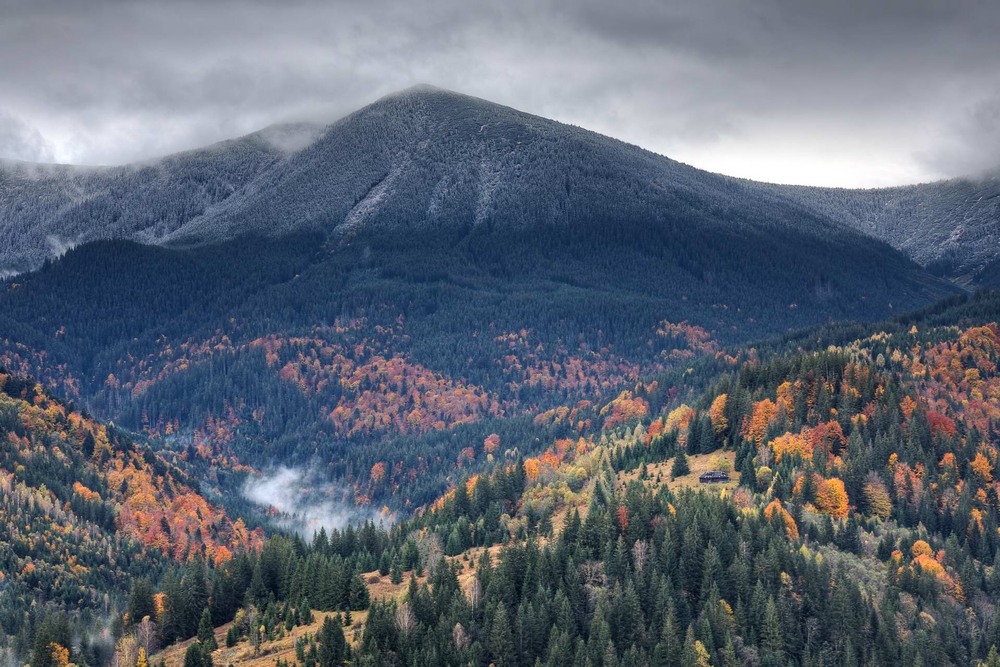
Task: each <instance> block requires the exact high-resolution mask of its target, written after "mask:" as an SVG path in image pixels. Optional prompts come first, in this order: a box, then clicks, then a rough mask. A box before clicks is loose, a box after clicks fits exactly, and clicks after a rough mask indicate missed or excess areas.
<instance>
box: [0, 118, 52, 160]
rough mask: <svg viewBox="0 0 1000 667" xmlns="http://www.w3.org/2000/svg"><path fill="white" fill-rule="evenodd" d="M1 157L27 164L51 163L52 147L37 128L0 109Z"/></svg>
mask: <svg viewBox="0 0 1000 667" xmlns="http://www.w3.org/2000/svg"><path fill="white" fill-rule="evenodd" d="M0 157H3V158H7V159H11V160H24V161H26V162H51V161H52V159H53V157H54V152H53V149H52V145H51V144H50V143H49V142H48V141H46V140H45V137H43V136H42V134H41V133H40V132H39V131H38V129H37V128H34V127H31V126H30V125H28V124H27V123H25V122H24V121H23V120H21V119H20V118H18V117H16V116H14V115H12V114H10V113H6V112H5V111H3V110H2V109H0Z"/></svg>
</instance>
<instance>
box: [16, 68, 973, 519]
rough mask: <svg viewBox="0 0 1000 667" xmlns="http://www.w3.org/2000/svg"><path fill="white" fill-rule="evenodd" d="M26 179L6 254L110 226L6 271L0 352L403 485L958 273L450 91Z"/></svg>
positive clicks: (374, 499) (20, 174) (19, 187)
mask: <svg viewBox="0 0 1000 667" xmlns="http://www.w3.org/2000/svg"><path fill="white" fill-rule="evenodd" d="M276 136H278V137H280V138H281V140H277V139H275V137H276ZM15 172H16V174H15V175H14V176H12V175H11V174H12V173H15ZM6 178H7V181H5V182H6V183H7V185H6V187H5V192H7V193H12V194H8V195H7V196H5V198H4V202H5V208H4V211H5V212H4V213H3V216H2V219H3V220H4V225H6V226H7V227H8V228H11V229H13V227H17V229H19V230H20V231H19V232H18V233H16V234H13V235H12V236H11V237H10V238H16V239H21V241H19V243H21V244H22V245H19V246H17V247H16V249H11V250H9V251H8V254H7V255H6V257H7V261H8V262H13V261H15V260H14V258H22V259H21V260H19V261H25V262H28V261H29V259H24V258H29V257H31V256H35V257H36V258H37V257H38V256H39V255H38V254H37V252H41V247H42V246H39V245H38V244H39V243H41V242H42V239H44V238H45V237H43V236H42V234H43V233H44V234H45V235H47V236H49V237H53V238H57V239H60V240H63V241H64V240H65V239H73V240H77V241H88V240H90V239H93V238H101V237H103V236H108V237H115V238H107V239H104V240H99V241H91V242H89V243H83V244H82V245H79V246H77V247H75V248H74V249H71V250H68V251H67V252H66V253H65V254H64V255H62V256H61V257H60V258H59V259H57V260H55V261H50V262H48V263H47V264H45V265H44V266H42V267H41V268H40V269H39V270H37V271H35V272H32V273H29V274H24V275H18V276H16V277H15V278H11V279H9V280H8V281H7V282H6V283H5V284H4V286H3V289H0V364H4V365H6V366H7V367H8V368H11V369H14V370H16V371H18V372H19V373H24V374H31V375H33V376H35V377H37V378H39V380H40V381H42V382H43V383H45V384H46V385H47V386H50V387H53V388H55V389H56V390H57V391H59V392H60V393H61V394H63V395H65V396H67V397H69V398H71V399H72V400H74V401H77V402H79V403H80V404H82V405H86V406H87V407H88V408H89V409H90V410H92V411H93V412H94V413H95V414H98V415H101V416H103V417H106V418H108V419H114V420H116V422H117V423H120V424H123V425H125V426H127V427H129V428H132V429H135V430H136V431H141V432H143V433H145V434H147V435H149V436H151V437H154V438H158V439H159V440H158V441H160V442H162V443H164V446H166V447H169V448H171V449H173V450H174V451H177V452H188V453H189V455H188V456H187V458H188V459H189V460H200V461H202V462H203V464H204V465H206V466H209V465H214V466H216V467H218V466H221V467H223V468H226V469H228V468H235V469H237V470H242V469H243V468H242V466H243V464H250V465H253V466H255V467H264V466H267V465H270V464H275V465H278V464H287V463H295V464H305V463H310V462H311V464H312V465H314V466H317V467H318V469H319V470H320V471H321V473H322V475H323V476H324V477H326V478H327V479H335V480H338V482H340V483H343V484H344V485H345V487H344V491H343V494H342V496H343V498H342V499H346V500H348V501H350V502H351V503H355V502H361V503H363V504H364V503H369V502H371V503H385V504H388V505H390V506H392V507H394V508H397V509H399V508H405V507H407V506H412V505H421V504H424V503H426V502H428V501H429V500H431V499H433V498H434V497H436V496H437V495H438V494H439V493H440V491H441V489H442V488H443V487H444V486H445V485H446V484H447V483H448V480H449V479H450V478H451V477H452V476H453V475H454V474H455V473H456V470H458V469H460V468H461V467H462V466H464V465H467V464H468V462H467V461H465V460H464V459H463V456H465V455H464V454H463V451H465V450H466V449H467V447H468V445H469V442H482V440H483V439H484V438H486V437H487V436H489V435H491V434H492V433H495V432H496V433H499V434H500V435H502V436H504V437H505V438H506V440H508V441H515V442H516V443H517V445H516V446H517V447H519V448H520V449H521V450H522V451H529V450H531V449H532V448H533V447H534V446H535V445H534V443H535V439H536V435H535V433H534V426H533V425H532V419H533V417H534V416H535V415H537V414H538V413H540V412H544V411H546V410H549V409H554V408H557V407H559V406H565V405H573V404H576V403H578V402H580V403H581V404H584V403H586V404H587V405H589V406H590V407H588V408H585V409H583V410H582V412H581V419H596V418H597V415H592V414H590V413H591V412H593V410H594V407H595V406H597V405H602V404H605V403H607V401H609V400H611V399H613V398H615V397H616V396H618V394H619V393H620V392H621V391H625V390H631V389H632V388H634V387H635V386H636V385H637V383H639V382H640V381H641V380H642V378H644V377H646V376H648V375H649V374H651V373H656V372H660V371H662V370H665V369H668V368H676V367H683V366H684V365H685V364H687V363H689V362H690V361H691V360H692V359H694V358H697V357H700V356H710V355H714V354H718V353H719V351H720V346H722V345H726V344H732V343H738V342H745V341H748V340H751V339H755V338H762V337H766V336H771V335H775V334H782V333H787V332H788V331H790V330H794V329H797V328H801V327H804V326H808V325H811V324H815V323H822V322H829V321H834V320H858V319H861V320H875V319H879V318H883V317H885V316H886V315H887V314H889V313H892V312H901V311H905V310H908V309H912V308H914V307H917V306H921V305H924V304H927V303H930V302H931V301H933V300H935V299H937V298H939V297H942V296H946V295H949V294H954V293H956V292H957V291H958V289H957V288H956V287H954V286H953V285H951V284H950V283H948V282H946V281H944V280H942V279H939V278H936V277H934V276H932V275H930V274H929V273H927V272H926V271H924V270H923V269H922V268H921V267H920V266H918V265H917V264H916V263H914V262H912V261H911V260H909V259H907V258H906V257H904V256H903V255H902V254H901V253H899V252H898V251H896V250H893V249H892V248H891V247H889V246H888V245H886V244H884V243H881V242H879V241H873V240H872V239H871V238H870V237H868V236H865V235H863V234H861V233H859V232H856V231H853V230H850V229H846V228H845V227H843V226H842V225H840V224H838V223H835V222H833V221H831V220H829V219H827V218H824V217H822V216H821V215H818V214H814V213H811V212H809V211H807V210H805V209H804V207H803V206H802V205H801V204H799V203H794V202H791V203H790V202H789V201H788V200H787V198H786V197H783V196H778V195H775V194H774V193H772V192H769V191H761V190H760V189H758V188H755V187H754V186H753V184H748V183H746V182H742V181H738V180H736V179H731V178H726V177H722V176H716V175H713V174H708V173H705V172H702V171H699V170H696V169H693V168H691V167H687V166H685V165H682V164H679V163H677V162H674V161H671V160H668V159H666V158H663V157H660V156H656V155H653V154H651V153H649V152H646V151H643V150H641V149H639V148H636V147H633V146H628V145H626V144H623V143H621V142H618V141H615V140H612V139H609V138H606V137H602V136H600V135H597V134H594V133H591V132H587V131H585V130H581V129H578V128H573V127H568V126H565V125H562V124H559V123H555V122H553V121H549V120H545V119H541V118H537V117H535V116H530V115H528V114H524V113H521V112H517V111H514V110H512V109H509V108H506V107H501V106H498V105H494V104H490V103H488V102H484V101H482V100H477V99H474V98H470V97H465V96H462V95H457V94H454V93H449V92H446V91H440V90H436V89H427V88H419V89H414V90H409V91H405V92H404V93H401V94H398V95H394V96H390V97H388V98H384V99H382V100H380V101H378V102H376V103H375V104H373V105H370V106H369V107H366V108H364V109H362V110H360V111H358V112H357V113H355V114H352V115H350V116H348V117H347V118H345V119H343V120H341V121H339V122H337V123H335V124H333V125H331V126H329V127H326V128H324V129H322V130H317V129H316V128H308V127H307V128H298V129H296V128H284V129H282V128H272V129H271V130H269V131H267V132H265V133H263V134H258V135H251V136H249V137H247V138H244V139H241V140H237V141H234V142H228V143H225V144H221V145H219V146H215V147H212V148H210V149H207V150H204V151H196V152H193V153H187V154H182V155H179V156H175V157H172V158H168V159H165V160H163V161H160V162H157V163H155V164H152V165H146V166H143V167H126V168H119V169H110V170H97V171H94V172H93V173H91V172H81V171H80V170H77V169H73V168H55V169H54V170H53V169H50V170H48V171H44V173H41V174H35V173H30V170H28V168H27V167H26V166H24V165H21V166H19V167H18V168H17V169H16V170H14V171H9V170H8V172H7V177H6ZM68 184H69V185H68ZM70 185H73V187H77V186H78V187H77V189H76V190H73V189H72V188H71V187H70ZM71 191H75V192H79V193H83V194H80V195H79V196H77V197H76V198H75V199H73V198H71V197H70V195H69V194H68V193H69V192H71ZM46 193H47V194H46ZM39 202H41V203H42V204H44V205H40V204H39ZM22 216H23V217H22ZM25 220H27V221H29V222H30V224H22V222H23V221H25ZM88 225H89V226H88ZM12 226H13V227H12ZM88 230H89V231H88ZM88 234H89V235H90V236H88ZM119 237H123V238H119ZM31 239H35V240H34V241H31ZM140 241H142V242H140ZM32 243H34V246H32ZM8 247H9V248H14V246H8ZM31 247H33V248H35V250H34V251H32V252H36V254H35V255H31V252H29V251H28V250H27V249H28V248H31ZM11 253H13V254H11ZM11 265H12V266H13V264H11ZM584 415H589V416H584ZM553 428H554V429H555V430H559V429H560V428H563V427H553ZM317 461H318V462H319V463H317ZM378 465H382V466H385V467H386V469H387V470H386V472H385V476H386V479H387V480H389V481H390V482H391V484H388V485H382V484H376V483H375V482H374V480H373V479H372V475H371V470H372V469H373V467H375V466H378Z"/></svg>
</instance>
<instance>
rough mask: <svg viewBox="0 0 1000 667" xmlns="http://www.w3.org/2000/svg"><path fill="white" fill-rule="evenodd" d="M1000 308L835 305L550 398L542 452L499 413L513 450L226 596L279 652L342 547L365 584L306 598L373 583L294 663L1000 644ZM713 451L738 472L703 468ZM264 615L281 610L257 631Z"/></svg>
mask: <svg viewBox="0 0 1000 667" xmlns="http://www.w3.org/2000/svg"><path fill="white" fill-rule="evenodd" d="M998 316H1000V296H998V295H996V294H984V295H980V296H979V297H976V298H974V299H965V300H957V301H953V302H951V303H949V304H945V305H943V306H942V307H939V308H936V309H932V310H929V311H926V312H924V313H922V314H919V315H917V316H914V317H909V318H905V319H902V320H898V321H895V322H891V323H887V324H886V325H884V326H878V327H868V328H867V330H866V331H865V332H863V335H861V336H853V337H852V336H846V337H845V331H844V330H843V328H839V329H836V328H835V329H828V330H824V329H820V330H813V331H812V332H810V333H809V334H808V335H806V336H802V337H800V338H799V339H798V340H797V341H796V340H793V339H790V340H788V341H785V342H776V343H774V344H769V345H765V346H760V347H758V348H756V349H754V348H743V349H733V350H730V351H729V353H721V352H720V353H719V355H713V356H711V357H706V358H703V359H701V360H697V361H694V362H693V363H692V364H691V365H690V366H689V369H688V370H687V371H686V372H685V373H684V374H683V377H684V378H686V380H685V381H684V382H681V383H678V382H676V378H677V377H678V376H677V375H676V374H675V373H668V374H666V375H663V376H661V377H660V378H659V379H658V380H657V381H656V382H655V383H644V384H643V386H642V387H641V388H638V389H637V391H636V392H633V393H627V394H623V395H621V396H618V397H616V398H615V399H614V400H613V401H610V402H608V403H606V404H604V405H602V406H598V407H597V409H596V414H597V415H598V416H599V417H601V418H602V419H600V420H595V421H587V420H578V419H576V417H577V416H579V413H577V412H576V409H573V410H571V409H570V408H569V407H568V406H567V407H566V408H560V409H555V410H552V411H547V412H544V413H541V414H539V415H538V417H537V418H536V420H535V421H536V422H537V424H539V425H542V424H544V423H547V422H552V421H560V420H562V421H569V422H570V423H573V427H572V429H571V430H572V432H573V435H572V437H560V438H555V439H552V440H550V441H549V444H548V446H546V447H545V448H544V450H543V451H541V452H540V453H539V454H537V455H531V456H526V455H524V454H523V453H520V452H517V451H515V450H511V449H505V447H504V443H503V439H502V437H501V436H499V435H493V436H491V437H489V438H487V439H486V441H484V442H483V443H482V445H481V447H482V451H483V453H484V454H489V455H490V458H491V460H492V463H490V464H488V465H486V466H485V467H484V468H483V469H481V470H479V471H477V472H475V473H470V474H468V475H467V476H466V477H465V478H463V479H461V480H460V481H458V482H457V483H456V484H455V485H454V487H453V488H452V489H451V490H450V491H449V492H448V493H446V494H444V495H443V496H442V497H441V498H439V499H438V500H437V501H436V502H434V503H432V504H430V505H429V506H427V507H424V508H419V509H418V511H417V512H416V515H415V517H414V518H412V519H410V520H408V521H405V522H403V523H401V524H400V525H398V526H396V527H395V528H393V529H391V530H389V531H388V532H385V531H384V530H383V529H378V528H375V527H373V526H371V525H367V526H365V527H363V528H362V529H360V530H356V529H354V528H351V529H349V530H347V531H343V532H341V531H335V532H334V533H333V534H327V533H322V534H321V535H319V536H318V537H317V538H316V539H315V540H314V541H313V542H312V543H311V544H307V543H305V542H302V541H301V540H300V539H297V538H296V539H292V540H291V542H288V541H287V540H285V539H284V538H282V539H278V540H275V541H272V542H270V543H269V544H268V546H267V547H265V549H264V551H263V552H262V554H261V555H260V556H259V557H256V558H254V557H251V558H250V560H249V561H245V562H244V561H241V560H239V559H237V560H233V561H229V562H227V563H225V564H223V565H221V566H219V567H218V568H215V571H214V573H213V574H211V575H209V578H210V579H211V580H212V581H213V584H212V586H211V588H210V593H209V595H208V598H207V601H206V603H205V604H206V607H207V608H208V609H209V612H207V613H209V614H210V615H211V619H212V620H213V622H217V623H226V622H229V621H230V620H231V619H234V618H235V619H237V620H236V622H235V623H234V624H233V625H232V626H231V628H232V629H231V630H230V631H229V641H228V642H227V643H230V644H232V645H233V646H240V645H246V646H247V647H248V648H246V649H245V650H243V653H240V654H241V655H243V654H246V655H253V656H258V655H259V656H267V655H268V651H270V650H275V649H273V648H272V647H277V646H279V645H281V642H282V641H283V640H282V638H283V637H284V636H285V634H286V633H293V634H294V629H295V628H296V627H298V623H299V622H300V620H297V619H301V616H302V609H303V607H304V606H306V603H305V602H304V601H303V600H304V598H305V596H306V595H307V593H305V592H304V591H320V590H326V589H324V588H323V587H322V586H318V587H314V588H310V587H309V586H308V584H307V583H306V584H305V586H304V587H303V585H304V582H307V581H308V577H309V576H314V575H309V574H308V573H309V572H319V571H320V570H318V569H316V568H317V567H319V566H318V565H314V566H312V569H310V566H309V565H308V560H309V559H310V558H320V555H321V554H326V555H327V557H332V558H334V560H335V562H340V563H343V567H345V568H346V569H345V570H344V571H343V572H342V573H340V574H337V575H336V576H335V577H334V579H333V580H334V581H338V582H342V583H341V584H339V585H338V586H344V587H346V588H343V589H340V588H338V590H344V591H347V592H343V593H340V594H339V595H340V597H338V596H337V594H335V593H333V592H332V591H331V592H330V593H329V594H327V593H316V595H323V596H325V597H323V600H327V601H323V602H314V601H313V600H312V596H314V594H313V593H312V592H310V593H308V595H309V596H310V601H309V605H310V606H315V607H316V608H317V609H339V610H340V611H341V612H342V613H345V614H346V611H347V610H348V609H351V610H358V609H360V608H361V607H363V606H368V605H370V608H368V609H367V612H365V613H363V614H360V615H359V618H361V619H362V620H359V621H356V622H351V621H350V620H346V625H347V627H344V628H341V627H340V626H339V625H338V626H336V627H335V626H334V625H332V624H325V625H324V627H323V631H322V633H317V634H316V635H305V636H304V639H303V638H302V637H300V639H301V640H302V641H301V644H297V646H299V645H301V648H302V650H301V651H298V652H297V655H296V657H295V658H294V660H292V659H289V660H286V659H285V658H284V657H283V658H282V660H283V661H285V662H289V664H291V663H292V662H294V663H297V664H303V665H315V664H320V665H331V664H340V661H342V660H348V661H350V662H351V664H371V665H376V664H412V665H422V664H431V663H433V664H469V663H471V664H489V663H493V664H496V665H536V664H544V665H571V664H595V665H625V664H629V665H632V664H636V665H641V664H655V665H699V664H700V665H746V664H760V665H788V664H794V665H864V664H879V665H914V664H935V665H968V664H978V663H980V662H983V663H984V664H990V665H992V664H994V662H995V660H996V657H995V655H996V650H997V649H996V647H997V645H998V644H1000V615H998V613H997V607H996V603H995V600H996V596H997V595H998V594H1000V554H998V547H1000V537H998V530H997V528H998V525H1000V521H998V519H1000V503H998V500H997V498H998V488H1000V482H998V481H997V480H996V477H995V475H996V470H997V465H998V463H1000V461H998V450H997V447H996V443H995V442H994V439H995V433H996V429H997V426H998V424H997V420H998V418H1000V412H998V410H997V407H996V406H997V399H998V397H1000V393H998V392H1000V374H998V366H997V363H998V362H1000V326H998V325H997V324H996V323H995V321H996V320H997V319H1000V318H998ZM835 340H839V341H840V342H838V343H836V344H832V343H831V342H830V341H835ZM803 341H811V342H803ZM476 449H477V450H478V446H477V447H476ZM730 462H734V463H730ZM706 466H710V467H721V468H723V469H726V468H728V471H729V473H730V474H731V475H732V476H733V479H734V480H737V483H736V484H728V485H723V486H711V485H702V484H698V482H697V477H696V473H691V472H689V471H690V470H691V468H696V469H697V470H702V469H705V467H706ZM729 466H731V467H729ZM281 554H284V555H281ZM292 554H298V556H295V555H292ZM296 558H305V559H306V560H305V561H302V562H300V563H296V562H295V559H296ZM289 559H290V560H289ZM318 562H319V561H318ZM241 563H242V564H241ZM369 568H370V571H369ZM366 571H368V574H366V575H364V578H363V580H364V581H365V583H367V584H368V586H369V589H370V590H369V593H368V598H370V599H365V602H364V603H360V602H354V601H352V600H360V599H361V598H360V597H357V596H355V594H354V593H351V592H350V586H348V584H347V582H348V581H351V580H353V581H357V579H356V578H354V579H352V577H356V575H357V573H360V572H366ZM268 572H272V573H274V574H272V575H268ZM281 572H285V573H288V574H285V575H280V574H278V573H281ZM352 572H353V573H355V574H351V573H352ZM240 573H242V574H240ZM386 580H388V581H386ZM227 582H228V583H227ZM234 585H235V586H236V588H235V589H234V588H232V586H234ZM335 588H336V587H335ZM247 591H249V593H247ZM358 595H360V593H358ZM244 596H245V598H246V605H245V606H244V608H243V609H242V611H240V610H236V609H235V608H232V607H230V608H228V609H227V610H226V611H225V612H224V613H223V612H222V611H221V610H220V611H216V608H215V606H213V605H217V604H219V600H231V599H234V598H235V599H243V598H244ZM331 596H332V597H331ZM352 596H355V597H352ZM338 605H340V606H338ZM265 610H266V611H265ZM248 617H249V618H254V619H258V618H265V619H269V620H265V621H264V622H263V623H262V628H263V630H262V631H261V632H260V633H259V634H256V635H255V634H253V633H249V634H248V633H247V630H246V629H245V628H246V620H245V619H246V618H248ZM335 618H336V617H335ZM282 619H284V621H282ZM337 620H338V621H340V622H341V623H343V622H345V617H344V616H341V617H340V618H338V619H337ZM255 623H256V621H255ZM241 628H243V629H241ZM194 634H196V633H195V630H194V629H193V627H192V628H191V629H189V630H188V635H189V636H190V635H194ZM197 634H198V636H199V637H200V639H199V640H198V641H197V642H195V643H194V644H193V645H192V647H190V648H188V652H189V653H191V654H192V655H194V654H198V655H200V656H201V658H202V659H204V656H205V655H206V654H208V655H210V654H212V651H213V647H212V640H211V639H209V638H208V634H207V633H203V632H198V633H197ZM181 636H183V635H181ZM296 636H298V635H296ZM345 637H346V638H345ZM251 640H252V641H251ZM246 642H251V644H252V646H251V645H250V644H246ZM229 650H231V649H229V648H224V647H219V648H218V649H217V650H216V652H215V655H216V657H219V658H220V659H221V658H222V657H223V656H226V655H230V654H229V653H227V652H226V651H229ZM232 650H237V649H232ZM199 652H200V653H199ZM282 655H289V654H287V653H283V654H282ZM988 660H993V661H994V662H987V661H988Z"/></svg>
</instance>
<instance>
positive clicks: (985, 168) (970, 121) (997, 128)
mask: <svg viewBox="0 0 1000 667" xmlns="http://www.w3.org/2000/svg"><path fill="white" fill-rule="evenodd" d="M948 130H950V131H946V133H945V136H946V137H947V140H946V141H945V142H942V144H941V145H940V146H939V147H937V148H936V149H935V150H932V151H928V152H926V153H922V154H921V155H920V157H921V158H922V159H923V160H924V162H926V163H927V164H928V165H929V166H930V167H931V168H932V169H935V170H937V171H940V172H943V173H947V174H968V175H971V176H982V175H1000V93H998V94H996V95H993V96H991V97H987V98H985V99H982V100H980V101H979V102H978V103H976V104H974V105H973V106H972V107H970V108H969V109H968V110H967V111H966V113H965V115H963V116H962V117H960V118H959V119H958V120H957V121H956V122H955V123H953V125H952V126H951V127H950V128H948Z"/></svg>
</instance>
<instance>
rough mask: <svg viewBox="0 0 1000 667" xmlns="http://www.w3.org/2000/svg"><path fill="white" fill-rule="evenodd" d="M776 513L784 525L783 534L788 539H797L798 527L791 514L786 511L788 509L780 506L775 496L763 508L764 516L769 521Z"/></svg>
mask: <svg viewBox="0 0 1000 667" xmlns="http://www.w3.org/2000/svg"><path fill="white" fill-rule="evenodd" d="M775 515H777V516H779V517H780V518H781V522H782V523H783V524H784V525H785V535H786V536H787V537H788V539H790V540H797V539H799V527H798V525H797V524H796V523H795V519H793V518H792V515H791V514H789V513H788V510H786V509H785V508H784V506H782V504H781V501H780V500H778V499H777V498H775V499H774V500H772V501H771V503H770V504H769V505H768V506H767V507H765V508H764V517H765V518H766V519H767V520H768V521H771V520H773V518H774V516H775Z"/></svg>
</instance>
